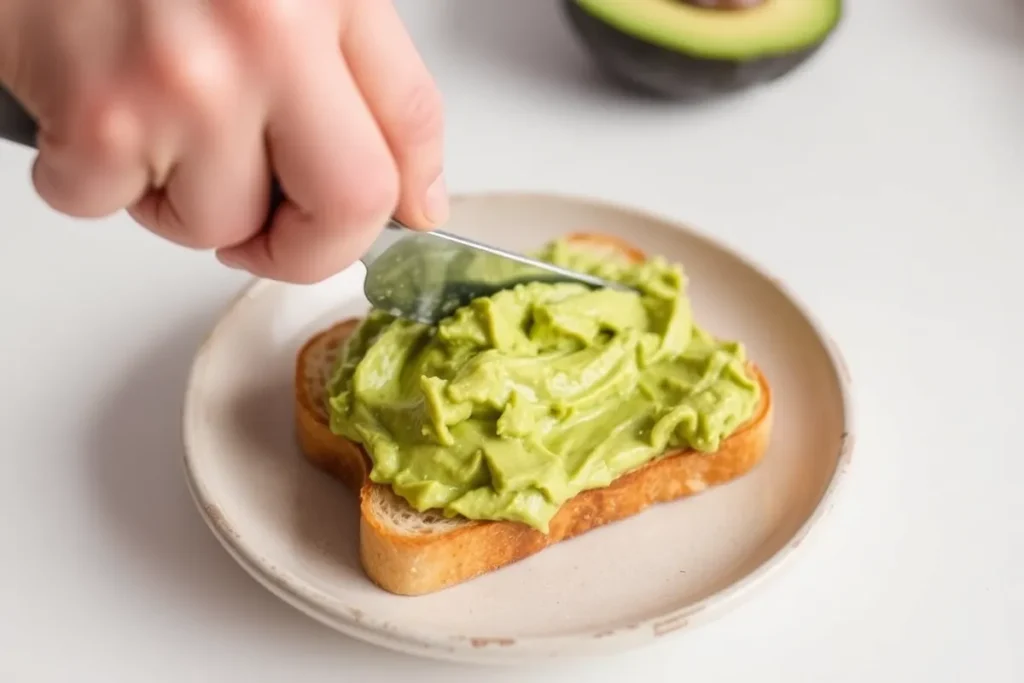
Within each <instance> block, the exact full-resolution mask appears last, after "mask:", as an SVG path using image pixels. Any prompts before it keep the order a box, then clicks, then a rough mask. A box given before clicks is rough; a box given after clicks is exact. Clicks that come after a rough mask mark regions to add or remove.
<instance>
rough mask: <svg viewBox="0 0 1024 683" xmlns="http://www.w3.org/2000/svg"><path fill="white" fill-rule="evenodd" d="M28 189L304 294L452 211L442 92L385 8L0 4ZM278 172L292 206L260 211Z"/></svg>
mask: <svg viewBox="0 0 1024 683" xmlns="http://www.w3.org/2000/svg"><path fill="white" fill-rule="evenodd" d="M0 83H3V84H4V85H5V86H6V87H7V88H8V89H9V90H10V91H11V92H12V93H13V94H14V95H15V96H16V97H17V98H18V99H19V100H20V101H21V102H22V103H23V104H24V105H25V107H26V108H27V109H28V110H29V112H30V113H31V114H32V115H33V116H34V117H35V118H36V120H37V122H38V123H39V135H38V138H37V144H38V147H39V155H38V157H37V159H36V161H35V164H34V166H33V172H32V178H33V183H34V185H35V187H36V190H37V192H38V193H39V195H40V196H41V197H42V199H43V200H44V201H45V202H47V204H49V205H50V206H51V207H53V208H54V209H56V210H57V211H60V212H62V213H65V214H68V215H72V216H76V217H83V218H90V217H101V216H106V215H109V214H111V213H114V212H116V211H118V210H120V209H122V208H125V209H127V210H128V212H129V214H130V215H131V216H132V217H133V218H134V219H135V220H137V221H138V222H139V223H141V224H142V225H144V226H145V227H147V228H148V229H150V230H152V231H153V232H155V233H157V234H158V235H161V236H163V237H165V238H167V239H169V240H171V241H173V242H176V243H178V244H181V245H184V246H187V247H191V248H196V249H216V250H217V254H218V257H219V258H220V259H221V261H223V262H225V263H227V264H228V265H232V266H234V267H240V268H244V269H246V270H249V271H250V272H252V273H254V274H256V275H259V276H262V277H269V278H274V279H279V280H284V281H290V282H298V283H308V282H316V281H318V280H321V279H323V278H325V277H328V276H330V275H333V274H334V273H336V272H338V271H339V270H341V269H343V268H345V267H347V266H348V265H349V264H351V263H352V262H354V261H355V260H357V259H358V258H359V257H360V256H361V255H362V254H363V252H364V251H365V250H366V248H368V247H369V245H370V244H371V243H372V241H373V239H374V238H375V237H376V235H377V233H378V231H379V230H380V229H381V228H382V226H383V225H384V224H385V222H386V221H387V219H388V217H389V216H390V215H391V214H393V213H394V214H396V215H397V217H398V218H400V219H401V220H402V221H403V222H404V223H405V224H407V225H409V226H410V227H415V228H421V229H430V228H432V227H434V226H436V225H438V224H439V223H442V222H443V221H444V220H445V219H446V218H447V212H448V200H447V192H446V190H445V186H444V180H443V176H442V157H443V131H442V127H443V126H442V119H443V114H442V107H441V102H440V96H439V93H438V91H437V89H436V87H435V85H434V83H433V80H432V79H431V77H430V74H429V73H428V71H427V69H426V67H425V66H424V64H423V62H422V60H421V59H420V57H419V55H418V54H417V51H416V49H415V47H414V45H413V43H412V41H411V39H410V38H409V36H408V34H407V33H406V31H405V29H404V27H403V25H402V22H401V19H400V18H399V16H398V14H397V13H396V11H395V9H394V7H393V6H392V4H391V2H390V1H389V0H311V1H309V2H291V0H218V2H208V1H204V0H178V1H176V2H166V0H76V1H75V2H71V3H69V2H65V1H64V0H4V2H2V3H0ZM272 178H277V180H278V181H279V183H280V186H281V188H282V189H283V191H284V194H285V195H286V200H285V201H284V202H283V203H282V204H280V205H279V206H277V208H276V210H275V211H274V213H273V215H271V216H269V218H268V210H269V208H270V204H269V192H270V187H271V181H272Z"/></svg>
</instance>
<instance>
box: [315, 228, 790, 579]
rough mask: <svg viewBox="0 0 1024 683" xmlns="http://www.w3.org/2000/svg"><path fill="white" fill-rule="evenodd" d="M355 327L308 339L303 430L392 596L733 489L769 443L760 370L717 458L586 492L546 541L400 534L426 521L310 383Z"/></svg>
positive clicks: (505, 531) (440, 531) (536, 536)
mask: <svg viewBox="0 0 1024 683" xmlns="http://www.w3.org/2000/svg"><path fill="white" fill-rule="evenodd" d="M584 238H586V239H590V238H589V237H584ZM597 241H600V240H597ZM632 253H633V254H638V253H639V252H635V251H633V252H632ZM356 324H358V321H357V320H346V321H344V322H341V323H339V324H337V325H335V326H333V327H331V328H330V329H328V330H325V331H323V332H321V333H319V334H317V335H316V336H314V337H312V338H311V339H309V340H308V341H307V342H306V344H305V345H304V346H303V347H302V349H301V350H300V352H299V354H298V358H297V364H296V371H295V372H296V374H295V401H296V426H297V431H298V439H299V445H300V448H301V449H302V452H303V453H304V455H305V457H306V458H307V459H308V460H309V461H310V462H312V463H313V464H314V465H316V466H317V467H319V468H321V469H323V470H325V471H327V472H330V473H331V474H333V475H334V476H336V477H337V478H339V479H340V480H341V481H342V482H344V483H345V484H346V485H347V486H348V487H349V488H351V489H352V490H353V491H357V492H358V493H359V497H360V518H361V519H360V558H361V561H362V565H363V568H364V570H365V572H366V574H367V576H368V577H369V578H370V579H371V580H372V581H373V582H374V583H376V584H377V585H378V586H380V587H381V588H383V589H384V590H386V591H389V592H391V593H395V594H399V595H422V594H426V593H431V592H434V591H438V590H441V589H443V588H447V587H449V586H453V585H455V584H458V583H462V582H464V581H467V580H469V579H472V578H475V577H478V576H481V575H483V574H486V573H488V572H491V571H494V570H495V569H498V568H500V567H504V566H507V565H509V564H512V563H514V562H517V561H519V560H522V559H524V558H526V557H529V556H531V555H534V554H536V553H538V552H540V551H541V550H543V549H544V548H547V547H548V546H551V545H553V544H555V543H558V542H560V541H563V540H566V539H569V538H572V537H574V536H578V535H580V534H583V533H586V532H587V531H590V530H592V529H596V528H598V527H601V526H604V525H606V524H610V523H612V522H616V521H619V520H623V519H626V518H628V517H632V516H634V515H636V514H638V513H640V512H642V511H643V510H645V509H646V508H648V507H650V506H651V505H654V504H657V503H664V502H669V501H673V500H677V499H680V498H683V497H686V496H689V495H692V494H695V493H699V492H701V491H703V490H705V489H707V488H710V487H713V486H716V485H718V484H722V483H725V482H728V481H730V480H732V479H735V478H737V477H739V476H742V475H743V474H745V473H747V472H749V471H750V470H751V469H752V468H753V467H754V466H755V465H756V464H757V463H758V462H760V460H761V458H762V457H763V455H764V452H765V451H766V449H767V446H768V442H769V440H770V438H771V430H772V395H771V388H770V386H769V384H768V380H767V379H766V378H765V376H764V375H763V374H762V372H761V371H760V369H759V368H757V367H756V366H755V365H754V364H751V365H750V368H751V370H752V371H753V373H754V374H755V375H756V377H757V379H758V382H759V383H760V385H761V396H762V399H761V402H760V404H759V406H758V412H757V413H756V415H755V416H754V417H753V418H752V419H751V420H749V421H748V422H747V423H746V424H745V425H744V426H742V427H741V428H740V429H739V430H738V431H736V432H735V433H734V434H733V435H732V436H730V437H729V438H728V439H726V440H725V441H724V442H723V443H722V445H721V448H719V450H718V451H716V452H714V453H710V454H705V453H698V452H696V451H692V450H686V451H681V452H678V453H673V454H668V455H666V456H664V457H662V458H659V459H658V460H655V461H652V462H650V463H648V464H646V465H644V466H642V467H640V468H638V469H636V470H634V471H633V472H630V473H628V474H626V475H624V476H622V477H620V478H619V479H617V480H616V481H614V482H613V483H612V484H611V485H610V486H607V487H605V488H601V489H594V490H590V491H584V492H583V493H580V494H579V495H577V496H576V497H574V498H572V499H571V500H569V501H567V502H566V503H565V504H564V505H563V506H562V508H561V509H560V510H559V511H558V513H557V514H556V515H555V517H554V518H553V519H552V520H551V524H550V530H549V533H548V534H546V535H545V534H543V533H541V532H540V531H537V530H536V529H534V528H532V527H530V526H527V525H525V524H520V523H516V522H490V521H484V522H477V521H469V520H461V521H459V522H451V523H447V524H446V523H441V524H436V525H433V526H431V525H430V524H429V523H428V524H424V525H420V526H419V527H418V528H415V529H413V530H409V529H403V528H399V527H398V526H396V525H395V524H394V517H395V512H394V511H395V510H398V511H399V515H406V516H410V517H414V516H416V515H417V514H418V513H416V512H415V511H413V510H412V508H411V507H409V506H408V505H407V504H406V503H405V501H404V500H402V499H401V498H399V497H398V496H397V495H395V494H394V493H392V492H391V490H390V488H388V487H386V486H382V485H379V484H374V483H373V482H371V481H370V480H369V478H368V473H369V467H370V463H369V459H368V458H367V456H366V454H365V452H364V451H363V450H362V448H361V447H360V446H358V445H357V444H355V443H353V442H351V441H349V440H347V439H344V438H342V437H339V436H337V435H335V434H334V433H332V432H331V431H330V428H329V426H328V421H327V413H326V410H325V409H324V407H323V405H322V401H323V391H324V387H323V386H322V384H321V385H320V386H316V382H315V381H310V378H311V377H314V378H315V377H323V368H318V367H315V366H314V364H318V363H319V364H323V362H324V360H325V359H330V360H331V361H333V358H334V357H335V355H336V351H337V350H338V349H339V348H340V346H341V344H342V343H344V340H345V339H346V338H347V337H348V335H349V334H351V332H352V330H353V329H354V328H355V326H356Z"/></svg>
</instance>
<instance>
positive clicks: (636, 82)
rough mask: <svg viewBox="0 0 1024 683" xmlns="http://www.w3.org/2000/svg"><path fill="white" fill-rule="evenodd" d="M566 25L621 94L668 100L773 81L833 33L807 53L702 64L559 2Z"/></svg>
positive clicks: (717, 93) (567, 0)
mask: <svg viewBox="0 0 1024 683" xmlns="http://www.w3.org/2000/svg"><path fill="white" fill-rule="evenodd" d="M562 4H563V6H564V8H565V11H566V13H567V14H568V18H569V22H570V24H571V25H572V27H573V29H574V30H575V32H576V34H577V35H578V36H579V38H580V40H581V42H582V43H583V45H584V47H586V49H587V50H588V51H589V52H590V54H591V56H592V57H593V59H594V61H595V62H596V63H597V65H598V67H599V68H600V69H601V70H602V71H603V72H604V73H605V74H606V75H607V76H608V77H610V78H611V79H612V80H614V81H615V82H617V83H619V84H620V85H622V86H624V87H626V88H627V89H629V90H631V91H634V92H637V93H642V94H645V95H650V96H654V97H658V98H664V99H672V100H687V101H692V100H705V99H711V98H714V97H717V96H722V95H728V94H730V93H735V92H738V91H741V90H745V89H747V88H751V87H753V86H756V85H761V84H765V83H770V82H772V81H774V80H776V79H779V78H781V77H783V76H785V75H786V74H788V73H789V72H791V71H793V70H794V69H796V68H797V67H798V66H800V65H801V64H803V63H804V62H806V61H807V60H808V59H810V58H811V57H812V56H813V55H814V54H815V53H816V52H818V50H819V49H821V47H822V46H823V45H824V44H825V43H826V42H827V40H828V38H829V37H831V35H832V34H834V33H835V28H833V30H832V32H831V33H830V34H829V36H826V38H825V39H824V40H822V41H821V42H819V43H817V44H816V45H813V46H811V47H809V48H805V49H803V50H800V51H797V52H791V53H788V54H785V55H777V56H772V57H763V58H759V59H755V60H747V61H728V60H718V59H704V58H700V57H692V56H690V55H686V54H682V53H679V52H674V51H672V50H667V49H665V48H662V47H659V46H657V45H651V44H650V43H646V42H644V41H642V40H639V39H638V38H634V37H633V36H630V35H627V34H625V33H622V32H621V31H618V30H616V29H615V28H613V27H611V26H609V25H608V24H606V23H604V22H603V21H601V20H600V19H597V18H595V17H594V16H592V15H591V14H589V13H588V12H587V11H586V10H583V9H581V8H580V6H579V5H578V4H577V3H576V2H575V0H563V2H562Z"/></svg>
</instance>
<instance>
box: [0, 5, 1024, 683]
mask: <svg viewBox="0 0 1024 683" xmlns="http://www.w3.org/2000/svg"><path fill="white" fill-rule="evenodd" d="M848 4H849V5H851V6H853V7H852V10H851V11H850V12H849V14H848V19H847V21H846V23H845V25H844V27H843V28H842V30H841V33H840V34H839V35H838V36H837V38H836V39H835V41H834V42H833V43H832V44H831V45H830V46H829V47H828V49H827V50H825V51H824V52H823V53H821V54H820V55H819V57H818V58H817V59H815V60H814V61H813V62H812V63H811V64H810V65H809V66H808V67H807V68H806V69H804V70H802V71H801V72H799V73H798V74H795V75H794V76H793V77H792V78H790V79H787V80H785V81H783V82H780V83H777V84H776V85H774V87H771V88H768V89H764V90H761V91H759V92H756V93H751V94H749V95H747V96H743V97H739V98H735V99H732V100H730V101H727V102H723V103H719V104H717V105H714V106H707V107H701V108H686V107H678V106H671V105H657V104H652V103H650V102H641V101H635V100H630V99H628V98H624V97H622V96H621V95H619V94H616V93H614V92H611V91H609V90H607V89H606V88H604V87H602V86H600V85H599V84H597V83H595V82H594V81H593V79H592V78H591V76H590V69H589V65H588V63H587V61H586V59H585V57H584V56H583V53H582V52H581V51H580V49H579V48H578V46H577V44H576V43H575V42H574V41H573V39H572V37H571V36H570V34H569V33H568V32H567V30H566V28H565V24H564V22H562V20H561V17H560V15H559V13H558V11H557V10H556V9H555V6H554V3H553V2H550V1H549V0H449V1H446V2H442V1H440V0H434V1H432V2H429V3H423V2H420V3H417V2H412V1H411V0H410V1H407V2H401V3H400V5H401V9H402V11H403V13H404V14H405V16H406V17H407V18H408V21H409V23H410V25H411V27H412V29H413V31H414V34H415V37H416V39H417V41H418V43H419V45H420V46H421V48H422V50H423V53H424V55H425V58H426V59H427V60H428V62H429V64H430V65H431V66H432V68H433V70H434V72H435V74H436V76H437V78H438V80H439V82H440V85H441V87H442V88H443V90H444V93H445V94H446V97H447V111H448V122H449V131H450V132H449V137H448V169H449V179H450V184H451V185H452V187H453V189H454V190H457V191H469V190H490V189H529V190H556V191H561V192H570V193H578V194H587V195H595V196H601V197H606V198H611V199H614V200H619V201H623V202H628V203H631V204H636V205H639V206H642V207H646V208H648V209H653V210H655V211H658V212H662V213H666V214H669V215H672V216H675V217H677V218H680V219H684V220H687V221H691V222H693V223H695V224H696V225H698V226H700V227H702V228H704V229H706V230H708V231H711V232H713V233H715V234H717V235H718V236H720V237H721V238H722V239H724V240H726V241H727V242H729V243H731V244H733V245H736V246H737V247H739V248H740V249H742V250H744V251H745V252H746V253H748V254H750V255H752V256H753V257H754V258H756V259H757V260H759V261H761V262H762V263H763V264H765V265H767V267H769V268H770V269H772V270H774V271H775V272H776V273H777V274H778V275H780V276H782V277H784V278H785V279H786V280H787V282H788V283H789V284H790V285H791V286H792V287H794V288H795V289H796V290H797V291H798V292H800V293H801V294H802V295H803V297H804V298H805V299H806V300H807V301H808V302H809V304H810V305H811V306H812V308H814V309H816V310H817V312H818V313H819V315H820V316H821V318H822V319H823V320H824V322H825V324H826V326H828V327H829V328H830V329H831V330H832V332H833V333H834V335H835V337H836V338H837V339H838V340H839V343H840V344H841V345H842V347H843V349H844V351H845V354H846V357H847V359H848V361H849V364H850V366H851V368H852V372H853V377H854V387H855V390H856V393H857V401H858V409H859V427H860V438H859V441H858V444H857V450H856V453H855V454H854V458H853V468H852V471H851V474H850V476H849V478H848V479H847V480H846V487H845V489H844V490H843V491H842V495H841V497H840V499H839V501H838V504H837V506H836V508H835V509H834V510H833V513H832V514H831V515H830V516H829V517H828V518H827V519H826V522H825V523H824V525H823V526H821V527H820V528H818V529H817V531H816V533H814V534H812V537H811V540H809V541H808V542H806V543H805V544H804V545H802V546H801V548H800V550H799V552H798V553H797V554H796V556H795V557H794V558H793V560H792V561H791V562H790V563H789V564H788V566H787V568H786V569H785V570H784V571H783V572H781V573H779V574H777V575H776V576H775V577H774V578H772V579H771V580H770V581H769V582H768V583H767V584H765V585H764V586H763V587H762V588H760V589H759V590H758V591H757V592H756V593H755V594H754V595H753V597H752V599H751V600H750V601H747V602H745V603H744V604H742V605H741V606H740V607H739V608H737V609H736V610H735V611H733V612H731V613H729V614H728V615H727V616H725V617H723V618H722V619H720V620H718V621H716V622H713V623H710V624H707V625H705V626H702V627H700V628H698V629H696V630H692V631H687V632H685V633H681V634H678V637H675V638H670V639H668V640H665V641H664V642H660V643H658V644H657V645H654V646H651V647H648V648H645V649H642V650H639V651H635V652H633V653H629V654H625V655H621V656H617V657H614V658H606V659H601V660H597V661H572V662H559V663H553V664H550V665H548V666H542V667H530V668H526V669H517V670H504V671H502V670H489V669H479V668H465V667H460V666H455V665H449V664H438V663H432V662H426V661H420V660H416V659H412V658H409V657H404V656H400V655H396V654H391V653H389V652H386V651H382V650H377V649H374V648H372V647H369V646H366V645H363V644H361V643H358V642H355V641H351V640H348V639H346V638H344V637H342V636H339V635H336V634H335V633H334V632H332V631H329V630H328V629H326V628H324V627H321V626H319V625H318V624H316V623H315V622H313V621H312V620H310V619H308V618H306V617H305V616H302V615H300V614H299V613H298V612H296V611H294V610H293V609H291V608H290V607H287V606H286V605H284V604H283V603H281V602H279V601H278V600H276V599H275V598H273V597H271V595H269V594H268V593H266V592H265V591H264V590H263V589H261V588H260V587H258V586H257V584H256V583H255V582H253V581H252V580H250V579H249V578H248V576H247V575H246V574H245V573H244V572H243V570H242V569H240V568H239V567H237V566H236V565H235V564H234V562H233V561H232V560H231V559H230V558H229V557H228V555H227V554H226V553H225V552H224V551H223V550H222V549H221V548H220V546H219V545H218V544H217V542H216V541H215V540H214V538H213V537H212V536H211V535H210V534H209V533H208V532H207V529H206V527H205V526H204V525H203V523H202V521H200V518H199V516H198V514H197V513H196V512H195V510H194V508H193V506H192V503H191V500H190V498H189V496H188V493H187V492H186V489H185V485H184V482H183V480H182V476H181V471H180V465H179V460H180V454H181V448H182V446H181V442H180V437H179V408H180V405H181V401H182V392H183V389H184V383H185V376H186V371H187V369H188V367H189V363H190V361H191V357H192V353H193V351H194V350H195V348H196V346H197V344H198V343H199V340H200V339H201V337H202V336H203V335H204V333H205V331H206V330H207V329H208V328H209V326H210V325H211V323H212V322H213V321H214V319H215V316H216V314H217V312H218V310H219V309H220V308H221V307H222V306H223V305H224V304H225V302H226V301H227V300H228V299H229V298H230V297H231V296H232V295H233V294H234V293H235V292H236V291H237V290H238V289H239V288H240V287H241V286H242V285H243V283H244V282H245V278H244V276H242V275H240V274H238V273H235V272H228V271H226V270H224V269H222V268H221V267H219V266H218V264H217V263H216V262H215V260H214V259H213V258H212V256H210V255H209V254H203V253H193V252H187V251H185V250H181V249H178V248H177V247H173V246H170V245H168V244H166V243H164V242H161V241H160V240H158V239H156V238H155V237H152V236H150V235H149V234H148V233H144V232H143V231H142V230H140V229H138V228H136V227H134V226H133V225H132V224H131V223H130V221H129V220H128V219H127V218H125V217H123V216H119V217H116V218H113V219H110V220H105V221H102V222H91V223H89V222H76V221H72V220H68V219H65V218H62V217H60V216H57V215H55V214H54V213H52V212H50V211H48V210H47V209H46V208H45V207H44V206H43V205H42V204H41V202H40V201H39V200H37V198H36V197H35V196H34V195H33V194H32V192H31V189H30V185H29V184H28V180H27V178H28V176H27V173H28V168H29V163H30V161H31V159H30V156H29V154H27V153H25V152H24V151H22V150H20V149H17V148H15V147H13V146H8V145H3V146H0V202H2V204H0V206H2V213H0V216H2V218H0V222H2V230H0V292H2V294H0V315H2V319H3V321H4V322H3V332H2V340H3V353H2V354H0V382H2V387H3V389H2V391H0V440H2V444H3V447H2V450H3V454H4V465H3V476H2V477H0V517H2V519H3V522H2V523H0V579H2V580H0V680H3V681H11V682H12V683H13V682H18V683H20V682H21V681H86V680H97V681H100V680H105V681H131V682H133V683H134V682H137V681H139V682H141V681H175V682H180V681H246V682H248V683H252V682H256V681H303V682H311V681H342V680H345V681H375V682H377V683H387V682H389V681H403V682H404V681H408V680H416V681H444V682H445V683H458V682H461V681H479V680H494V681H538V682H541V683H543V682H544V681H561V680H567V678H568V677H570V676H572V677H581V678H582V679H583V680H588V681H625V680H627V678H628V677H632V676H642V677H643V678H644V679H645V680H651V681H661V680H679V679H681V678H684V679H686V680H694V681H698V680H700V681H703V680H714V681H721V682H729V681H736V682H740V681H742V682H744V683H749V681H752V680H757V681H760V682H762V683H769V682H771V681H785V682H786V683H796V682H800V681H808V682H809V683H810V682H813V683H821V682H822V681H849V682H850V683H863V682H864V681H869V680H880V681H929V682H935V681H956V680H967V677H971V678H972V679H976V680H978V681H985V682H986V683H1002V682H1004V681H1005V682H1009V681H1011V680H1016V681H1021V680H1024V662H1022V660H1024V627H1022V623H1024V622H1022V614H1021V613H1022V611H1024V579H1022V577H1024V573H1022V572H1021V570H1020V566H1021V564H1022V562H1024V543H1022V540H1024V539H1022V528H1024V505H1022V504H1021V503H1020V502H1013V501H1014V500H1018V501H1019V500H1020V498H1017V497H1016V496H1017V495H1018V494H1019V492H1020V491H1021V481H1024V457H1022V456H1021V454H1020V447H1019V433H1020V412H1021V407H1022V406H1024V400H1022V389H1024V362H1022V360H1021V359H1022V358H1024V351H1022V345H1021V336H1022V334H1024V325H1022V318H1024V316H1022V313H1021V310H1022V309H1021V304H1020V298H1021V295H1022V294H1024V261H1022V254H1024V23H1022V22H1024V18H1022V14H1021V13H1022V12H1024V5H1021V4H1020V3H1018V2H1016V0H901V2H890V1H888V0H860V2H856V3H852V2H851V3H848ZM1015 8H1016V10H1015ZM1015 12H1016V13H1015ZM1014 442H1018V445H1012V444H1013V443H1014Z"/></svg>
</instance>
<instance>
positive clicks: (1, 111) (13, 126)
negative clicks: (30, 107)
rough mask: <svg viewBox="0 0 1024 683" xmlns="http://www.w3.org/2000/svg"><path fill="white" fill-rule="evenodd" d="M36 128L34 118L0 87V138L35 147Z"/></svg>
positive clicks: (37, 127) (37, 128)
mask: <svg viewBox="0 0 1024 683" xmlns="http://www.w3.org/2000/svg"><path fill="white" fill-rule="evenodd" d="M38 130H39V126H38V125H36V120H35V119H33V118H32V116H31V115H30V114H29V113H28V112H27V111H25V108H24V107H23V106H21V103H20V102H18V100H16V99H14V95H12V94H11V93H9V92H7V90H5V89H4V88H3V87H0V138H4V139H5V140H10V141H11V142H16V143H18V144H19V145H25V146H26V147H35V146H36V132H37V131H38Z"/></svg>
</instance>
